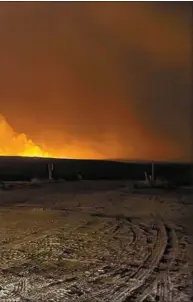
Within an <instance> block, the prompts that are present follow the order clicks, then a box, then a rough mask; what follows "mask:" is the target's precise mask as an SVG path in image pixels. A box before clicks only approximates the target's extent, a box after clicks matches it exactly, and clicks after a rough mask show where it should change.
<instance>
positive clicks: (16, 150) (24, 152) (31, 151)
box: [0, 116, 51, 157]
mask: <svg viewBox="0 0 193 302" xmlns="http://www.w3.org/2000/svg"><path fill="white" fill-rule="evenodd" d="M0 155H5V156H30V157H36V156H37V157H51V154H49V153H48V152H44V151H43V150H42V149H41V148H40V147H39V146H37V145H36V144H35V143H34V142H33V141H32V140H30V139H28V138H27V136H26V135H25V134H23V133H22V134H18V133H15V131H14V130H13V129H12V128H11V126H10V125H9V124H8V123H7V121H6V119H5V118H4V117H3V116H0Z"/></svg>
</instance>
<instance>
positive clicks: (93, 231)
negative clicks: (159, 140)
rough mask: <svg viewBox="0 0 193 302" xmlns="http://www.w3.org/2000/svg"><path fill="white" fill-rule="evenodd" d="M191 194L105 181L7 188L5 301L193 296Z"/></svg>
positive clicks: (1, 264)
mask: <svg viewBox="0 0 193 302" xmlns="http://www.w3.org/2000/svg"><path fill="white" fill-rule="evenodd" d="M192 197H193V193H192V192H191V190H189V193H188V194H187V193H186V192H185V190H184V192H183V193H182V192H181V191H180V190H178V192H174V191H173V192H167V191H161V190H160V191H158V190H157V191H156V190H154V191H152V190H151V189H150V190H149V192H148V191H147V190H146V192H145V193H142V192H140V189H139V190H133V186H132V183H131V182H129V181H102V180H101V181H86V180H83V181H80V182H68V181H63V182H60V183H46V182H44V183H43V182H32V183H31V182H30V183H23V184H22V183H13V184H12V189H10V190H0V231H1V232H0V301H14V302H15V301H34V302H35V301H69V302H71V301H93V302H94V301H109V302H110V301H112V302H121V301H125V302H126V301H131V302H132V301H138V302H139V301H166V302H178V301H183V302H186V301H191V295H192V277H191V273H192V258H191V251H192V250H191V248H192V242H191V221H192V211H193V204H192V203H191V200H193V199H192Z"/></svg>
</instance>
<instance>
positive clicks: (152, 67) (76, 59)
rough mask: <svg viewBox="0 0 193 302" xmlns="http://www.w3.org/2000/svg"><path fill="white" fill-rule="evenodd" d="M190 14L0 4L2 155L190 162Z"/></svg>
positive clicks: (148, 8)
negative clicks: (35, 154) (36, 154)
mask: <svg viewBox="0 0 193 302" xmlns="http://www.w3.org/2000/svg"><path fill="white" fill-rule="evenodd" d="M191 18H192V17H191V9H190V6H189V4H188V3H182V2H181V3H174V4H172V5H171V4H170V3H132V2H112V3H110V2H109V3H105V2H93V3H91V2H90V3H89V2H82V3H81V2H76V3H74V2H57V3H55V2H31V3H30V2H29V3H27V2H18V3H13V2H7V3H6V2H2V3H0V39H1V47H0V115H2V116H3V119H4V118H5V119H4V130H3V128H2V126H1V125H0V127H1V129H0V135H1V136H0V140H1V141H0V154H2V153H5V155H6V154H7V155H9V154H12V153H17V154H21V153H22V152H23V153H22V154H24V155H25V154H29V153H31V154H32V155H33V154H34V152H35V153H38V154H40V153H41V154H42V155H43V156H47V155H52V156H54V157H72V158H124V159H155V160H184V161H186V160H190V158H191V156H192V139H191V138H192V133H191V129H192V127H191V89H192V88H191V83H192V82H191V61H192V52H191V48H192V35H191V23H192V21H191ZM5 123H6V127H5ZM5 128H6V129H5ZM8 129H9V131H8ZM10 129H12V130H10ZM3 131H4V132H3ZM6 131H8V132H9V134H8V132H6ZM10 131H12V132H10ZM10 133H12V135H11V137H12V138H13V137H14V139H13V140H12V139H11V138H10ZM26 148H29V149H26ZM30 148H31V149H30ZM34 148H35V149H34ZM2 150H3V151H2ZM42 152H43V153H42ZM8 153H9V154H8ZM17 154H15V155H17Z"/></svg>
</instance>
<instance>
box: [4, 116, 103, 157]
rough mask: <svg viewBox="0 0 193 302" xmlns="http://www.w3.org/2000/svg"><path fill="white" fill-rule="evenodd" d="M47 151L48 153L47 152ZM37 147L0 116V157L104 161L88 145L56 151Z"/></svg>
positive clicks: (72, 146)
mask: <svg viewBox="0 0 193 302" xmlns="http://www.w3.org/2000/svg"><path fill="white" fill-rule="evenodd" d="M45 149H46V151H45ZM47 149H48V148H46V147H44V148H41V147H40V146H38V145H36V144H35V143H34V142H33V141H32V140H30V139H29V138H28V137H27V136H26V135H25V134H24V133H22V134H19V133H16V132H15V131H14V130H13V129H12V127H11V126H10V125H9V124H8V122H7V121H6V119H5V118H4V117H3V116H2V115H0V156H2V155H3V156H26V157H52V158H74V159H102V158H104V157H103V156H102V155H101V154H100V153H98V152H95V151H94V150H92V148H90V147H89V146H87V145H84V144H83V145H81V146H80V145H79V143H78V142H74V143H72V144H71V145H68V146H66V147H64V148H61V149H58V150H55V149H49V151H48V150H47Z"/></svg>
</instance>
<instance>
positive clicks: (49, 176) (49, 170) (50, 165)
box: [48, 163, 54, 181]
mask: <svg viewBox="0 0 193 302" xmlns="http://www.w3.org/2000/svg"><path fill="white" fill-rule="evenodd" d="M53 170H54V164H53V163H49V164H48V178H49V181H52V179H53V178H52V173H53Z"/></svg>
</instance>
